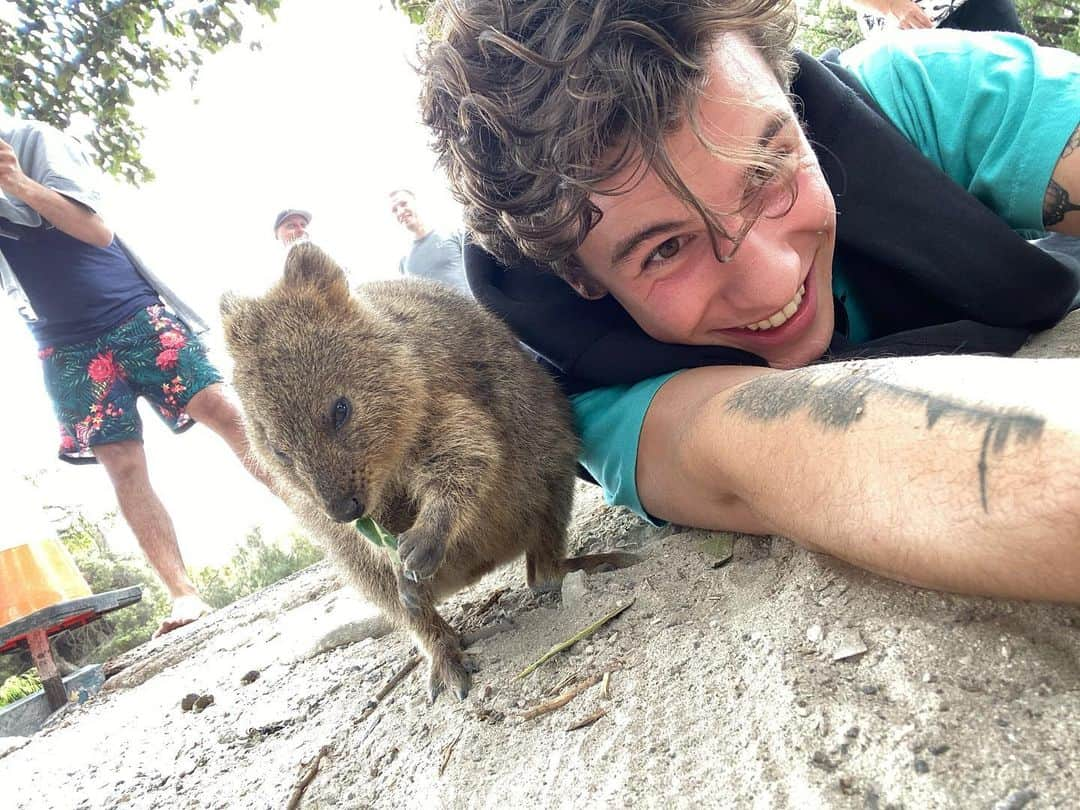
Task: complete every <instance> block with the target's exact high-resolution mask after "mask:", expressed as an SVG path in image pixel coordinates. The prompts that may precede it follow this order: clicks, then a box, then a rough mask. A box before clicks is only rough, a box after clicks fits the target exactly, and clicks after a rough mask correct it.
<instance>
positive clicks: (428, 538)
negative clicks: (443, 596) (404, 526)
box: [398, 527, 446, 580]
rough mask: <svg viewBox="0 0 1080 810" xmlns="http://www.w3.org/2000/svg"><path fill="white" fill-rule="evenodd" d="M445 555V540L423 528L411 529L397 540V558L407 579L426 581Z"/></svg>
mask: <svg viewBox="0 0 1080 810" xmlns="http://www.w3.org/2000/svg"><path fill="white" fill-rule="evenodd" d="M444 554H446V540H445V539H444V538H442V537H439V536H437V535H436V534H435V533H434V532H431V531H428V530H427V529H423V528H416V527H414V528H412V529H409V530H408V531H406V532H403V533H402V534H401V536H400V537H399V538H398V557H399V558H400V559H401V567H402V568H403V569H404V570H405V576H406V577H408V578H409V579H414V580H421V579H428V578H430V577H431V576H433V575H434V574H435V571H436V570H438V568H439V563H441V562H442V559H443V555H444Z"/></svg>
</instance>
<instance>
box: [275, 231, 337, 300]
mask: <svg viewBox="0 0 1080 810" xmlns="http://www.w3.org/2000/svg"><path fill="white" fill-rule="evenodd" d="M282 283H283V285H284V286H285V287H315V288H316V289H318V290H319V291H320V292H323V293H326V294H327V295H328V296H344V297H346V298H348V296H349V281H348V279H347V278H345V271H344V270H343V269H342V268H341V265H339V264H338V263H337V262H335V261H334V260H333V259H331V258H330V255H329V254H328V253H327V252H326V251H324V250H323V249H322V248H320V247H318V246H317V245H315V244H312V243H311V242H294V243H293V246H292V247H291V248H289V253H288V255H287V256H286V257H285V278H284V280H283V282H282Z"/></svg>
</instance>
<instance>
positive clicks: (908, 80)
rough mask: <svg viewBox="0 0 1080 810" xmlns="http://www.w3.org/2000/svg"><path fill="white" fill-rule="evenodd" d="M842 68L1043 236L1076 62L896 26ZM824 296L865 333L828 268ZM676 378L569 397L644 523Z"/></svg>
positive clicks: (586, 438)
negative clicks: (651, 453)
mask: <svg viewBox="0 0 1080 810" xmlns="http://www.w3.org/2000/svg"><path fill="white" fill-rule="evenodd" d="M841 63H842V64H843V65H844V67H846V68H848V69H849V70H851V71H852V72H853V73H854V74H855V75H856V76H857V77H858V79H859V81H860V82H862V84H863V86H864V87H865V88H866V90H867V92H868V93H869V94H870V95H871V96H872V97H873V98H874V100H875V101H877V103H878V104H879V105H880V106H881V108H882V109H883V110H884V111H885V114H886V115H887V116H888V117H889V118H890V119H891V120H892V121H893V122H894V123H895V124H896V126H897V127H898V128H899V130H900V131H901V132H902V133H903V134H904V135H905V136H906V137H907V138H908V140H910V141H911V142H912V143H913V144H914V145H915V146H916V147H917V148H918V149H919V150H920V151H921V152H922V153H923V154H924V155H926V157H928V158H929V159H930V160H932V161H933V162H934V163H936V164H937V165H938V166H939V167H941V168H942V169H943V170H944V171H945V173H946V174H948V175H949V177H951V178H952V179H953V180H954V181H956V182H957V183H959V184H960V185H961V186H963V187H964V188H965V189H967V190H968V191H969V192H970V193H971V194H973V195H974V196H976V197H977V198H978V199H979V200H981V201H982V202H983V203H984V204H986V205H987V206H988V207H989V208H990V209H992V210H993V211H994V212H996V213H997V214H998V215H999V216H1001V218H1002V219H1004V220H1005V221H1006V222H1007V223H1008V224H1009V225H1010V226H1011V227H1013V228H1015V229H1017V230H1019V231H1026V232H1038V231H1041V230H1042V203H1043V196H1044V194H1045V192H1046V187H1047V185H1048V184H1049V182H1050V176H1051V175H1052V173H1053V171H1054V167H1055V166H1056V165H1057V161H1058V158H1059V157H1060V155H1061V152H1062V150H1063V149H1064V147H1065V144H1066V142H1067V141H1068V138H1069V136H1070V135H1071V134H1072V132H1073V130H1074V129H1076V126H1077V124H1078V122H1080V81H1078V78H1080V58H1078V57H1077V56H1076V55H1075V54H1072V53H1069V52H1067V51H1061V50H1054V49H1050V48H1039V47H1038V46H1036V45H1035V43H1033V42H1032V41H1031V40H1029V39H1027V38H1025V37H1021V36H1017V35H1015V34H1003V33H972V32H967V31H954V30H947V29H936V30H927V31H898V32H895V34H893V35H891V36H883V37H876V38H875V39H874V40H872V41H867V42H864V43H862V44H860V45H859V46H857V47H855V48H853V49H852V50H850V51H847V52H846V53H844V54H843V55H842V56H841ZM833 291H834V292H835V293H837V295H843V294H844V293H845V292H847V293H848V294H847V295H846V301H845V304H844V306H845V311H846V312H847V315H848V321H849V324H850V328H849V333H848V335H847V336H848V337H849V338H850V339H851V340H854V341H856V342H859V341H861V340H865V339H866V338H867V337H868V336H869V334H870V329H871V324H869V323H868V322H867V321H866V318H865V316H864V313H862V312H861V311H860V310H859V308H858V305H857V302H855V301H853V299H852V297H851V295H850V292H848V291H847V288H846V284H845V281H844V278H843V268H842V267H834V268H833ZM673 376H674V374H665V375H662V376H660V377H654V378H651V379H648V380H643V381H641V382H639V383H636V384H634V385H627V386H613V387H610V388H600V389H595V390H592V391H588V392H586V393H584V394H578V395H576V396H574V397H572V398H571V400H572V402H573V405H574V414H575V418H576V423H577V428H578V432H579V434H580V435H581V439H582V446H583V449H582V459H581V461H582V464H583V465H584V466H585V468H586V469H588V470H589V472H590V473H591V474H592V476H593V477H594V478H595V479H596V480H597V481H598V482H599V483H600V484H601V486H603V488H604V491H605V496H606V498H607V500H608V502H609V503H612V504H619V505H622V506H626V507H628V508H630V509H631V510H633V511H634V512H636V513H637V514H638V515H640V516H642V517H645V518H648V515H646V513H645V510H644V508H643V507H642V505H641V500H640V499H639V497H638V493H637V485H636V478H635V476H636V468H637V450H638V438H639V436H640V434H641V425H642V423H643V421H644V419H645V412H646V411H647V410H648V408H649V404H650V403H651V402H652V398H653V397H654V396H655V395H656V392H657V391H659V390H660V387H661V386H662V385H663V384H664V383H665V382H667V381H668V380H669V379H671V378H672V377H673Z"/></svg>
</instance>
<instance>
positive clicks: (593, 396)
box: [570, 372, 678, 523]
mask: <svg viewBox="0 0 1080 810" xmlns="http://www.w3.org/2000/svg"><path fill="white" fill-rule="evenodd" d="M676 373H678V372H676ZM674 376H675V374H662V375H661V376H659V377H652V378H651V379H648V380H643V381H641V382H639V383H635V384H634V385H618V386H612V387H609V388H595V389H593V390H591V391H586V392H585V393H583V394H575V395H574V396H572V397H570V401H571V403H572V404H573V406H574V421H575V426H576V428H577V432H578V435H579V436H580V437H581V464H582V466H583V467H585V469H587V470H588V471H589V474H590V475H591V476H592V477H593V478H595V479H596V482H597V483H598V484H599V485H600V486H601V487H603V488H604V497H605V499H606V500H607V502H608V503H609V504H613V505H616V506H625V507H627V508H628V509H630V510H631V511H632V512H634V513H635V514H637V515H638V516H639V517H642V518H644V519H646V520H649V521H651V522H653V523H658V521H657V520H656V519H655V518H652V517H650V516H649V515H648V514H646V512H645V507H643V506H642V505H641V499H640V498H638V491H637V452H638V439H639V438H640V437H641V426H642V424H643V423H644V421H645V412H646V411H648V410H649V405H650V404H652V400H653V397H654V396H656V392H657V391H659V390H660V386H662V385H663V384H664V383H666V382H667V381H668V380H670V379H671V378H672V377H674Z"/></svg>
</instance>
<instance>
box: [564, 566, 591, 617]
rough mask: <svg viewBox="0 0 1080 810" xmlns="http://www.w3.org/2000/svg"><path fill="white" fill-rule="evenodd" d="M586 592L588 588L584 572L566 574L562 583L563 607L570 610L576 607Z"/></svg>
mask: <svg viewBox="0 0 1080 810" xmlns="http://www.w3.org/2000/svg"><path fill="white" fill-rule="evenodd" d="M588 590H589V586H588V583H587V582H586V581H585V572H584V571H572V572H571V573H569V574H567V575H566V576H565V577H563V581H562V603H563V607H565V608H570V609H574V608H576V607H578V606H579V605H580V604H581V602H582V600H583V599H584V598H585V594H586V593H587V592H588Z"/></svg>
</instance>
